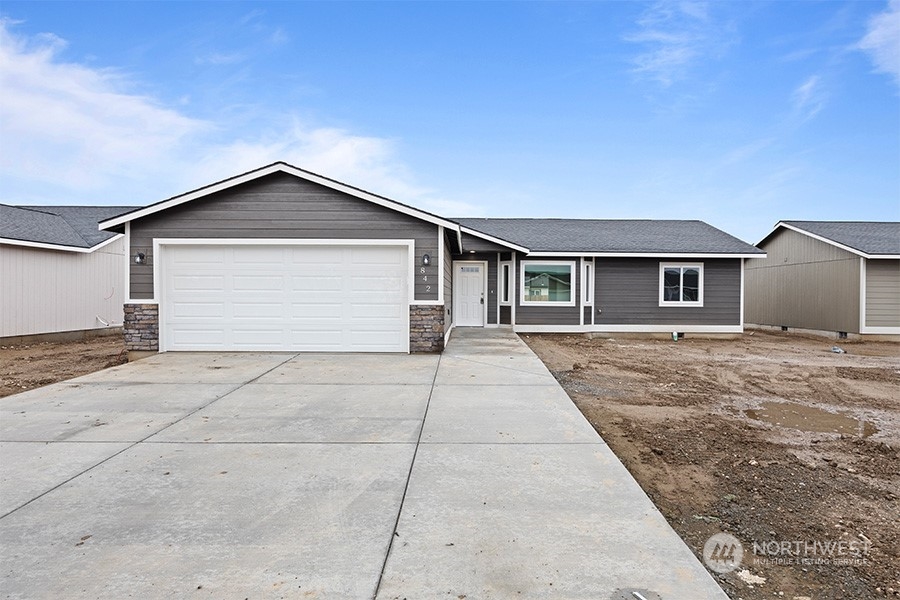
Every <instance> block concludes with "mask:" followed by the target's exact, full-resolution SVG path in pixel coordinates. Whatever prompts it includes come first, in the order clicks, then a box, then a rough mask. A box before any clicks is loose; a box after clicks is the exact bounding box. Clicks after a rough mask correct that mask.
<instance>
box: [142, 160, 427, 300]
mask: <svg viewBox="0 0 900 600" xmlns="http://www.w3.org/2000/svg"><path fill="white" fill-rule="evenodd" d="M437 236H438V227H437V225H433V224H431V223H427V222H425V221H421V220H419V219H416V218H415V217H411V216H408V215H404V214H402V213H399V212H396V211H393V210H390V209H387V208H383V207H381V206H377V205H375V204H372V203H370V202H367V201H365V200H360V199H358V198H354V197H352V196H349V195H347V194H343V193H341V192H338V191H335V190H332V189H329V188H326V187H324V186H321V185H318V184H316V183H312V182H309V181H305V180H302V179H299V178H297V177H294V176H292V175H289V174H285V173H276V174H272V175H268V176H266V177H262V178H260V179H257V180H255V181H251V182H248V183H245V184H243V185H240V186H237V187H234V188H231V189H228V190H225V191H222V192H218V193H215V194H211V195H210V196H207V197H205V198H201V199H198V200H194V201H192V202H189V203H186V204H184V205H182V206H178V207H174V208H170V209H168V210H166V211H165V212H162V213H158V214H155V215H150V216H148V217H144V218H142V219H137V220H135V221H133V222H132V223H131V255H132V256H133V255H134V254H135V253H136V252H143V253H144V254H145V256H146V257H147V261H146V264H143V265H136V264H134V263H133V262H132V263H130V265H131V267H130V269H131V271H130V273H131V290H130V292H131V298H134V299H151V298H153V263H154V261H153V240H154V238H246V239H255V238H259V239H264V238H265V239H286V240H287V239H347V240H350V239H414V240H415V254H416V256H415V264H416V265H421V264H422V255H423V254H429V255H431V256H433V257H435V258H437V256H438V237H437ZM428 269H429V273H428V274H429V275H430V280H434V281H436V278H437V277H438V276H439V273H440V265H437V264H436V261H435V262H433V263H432V266H430V267H428ZM417 274H418V271H417ZM414 285H415V299H416V300H437V299H438V286H437V285H431V286H430V290H429V291H426V286H427V285H429V283H428V282H425V281H423V279H422V277H416V278H415V283H414Z"/></svg>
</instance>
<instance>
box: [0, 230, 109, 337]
mask: <svg viewBox="0 0 900 600" xmlns="http://www.w3.org/2000/svg"><path fill="white" fill-rule="evenodd" d="M124 253H125V241H124V238H119V239H118V240H115V241H113V242H110V243H108V244H107V245H106V246H103V247H101V248H99V249H97V250H95V251H94V252H91V253H82V252H66V251H61V250H43V249H39V248H26V247H22V246H12V245H5V244H3V245H0V338H2V337H9V336H17V335H31V334H36V333H51V332H61V331H79V330H84V329H101V328H104V327H106V326H105V325H104V324H103V323H101V322H100V320H99V319H103V320H104V321H106V322H107V323H110V324H112V325H121V324H122V303H123V301H124V295H123V291H124V281H123V279H124V268H123V263H122V261H123V260H124Z"/></svg>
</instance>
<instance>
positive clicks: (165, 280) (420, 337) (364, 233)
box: [100, 162, 762, 353]
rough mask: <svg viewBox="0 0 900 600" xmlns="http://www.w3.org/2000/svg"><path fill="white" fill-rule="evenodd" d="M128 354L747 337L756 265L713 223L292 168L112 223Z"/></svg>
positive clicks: (747, 250) (254, 175) (750, 250)
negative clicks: (513, 202)
mask: <svg viewBox="0 0 900 600" xmlns="http://www.w3.org/2000/svg"><path fill="white" fill-rule="evenodd" d="M100 228H101V229H103V230H106V231H110V232H115V233H121V234H123V235H124V236H125V244H126V247H127V248H128V255H129V259H128V262H129V268H128V270H127V273H126V275H127V278H128V280H127V282H126V288H127V289H128V295H127V298H126V300H125V331H126V345H127V348H128V349H129V351H131V352H134V353H139V352H157V351H160V352H164V351H171V350H289V351H332V352H343V351H352V352H365V351H371V352H410V351H439V350H441V349H442V348H443V346H444V343H445V341H446V338H447V336H449V334H450V331H451V329H452V328H453V327H496V326H510V327H512V328H513V329H514V330H515V331H521V332H526V331H533V332H538V331H558V332H610V333H612V332H663V333H668V334H671V332H673V331H678V332H686V333H687V332H698V333H706V334H716V333H722V334H734V333H739V332H741V331H742V330H743V273H744V261H745V259H748V258H751V257H758V256H761V255H762V251H761V250H759V249H757V248H755V247H753V246H751V245H749V244H747V243H744V242H742V241H740V240H738V239H736V238H734V237H732V236H730V235H728V234H726V233H724V232H722V231H720V230H718V229H715V228H714V227H711V226H710V225H707V224H705V223H702V222H700V221H652V220H639V221H637V220H636V221H614V220H572V219H452V218H445V217H441V216H438V215H435V214H432V213H429V212H426V211H423V210H419V209H417V208H414V207H411V206H408V205H405V204H402V203H400V202H395V201H393V200H390V199H388V198H384V197H382V196H378V195H376V194H372V193H369V192H366V191H363V190H361V189H358V188H355V187H352V186H349V185H346V184H344V183H340V182H338V181H335V180H333V179H329V178H327V177H323V176H321V175H316V174H314V173H310V172H308V171H305V170H302V169H299V168H297V167H293V166H291V165H288V164H285V163H282V162H278V163H275V164H272V165H269V166H266V167H263V168H260V169H256V170H254V171H251V172H248V173H244V174H243V175H239V176H236V177H232V178H230V179H227V180H224V181H220V182H218V183H214V184H212V185H209V186H206V187H203V188H200V189H197V190H194V191H192V192H188V193H185V194H182V195H179V196H175V197H173V198H169V199H168V200H164V201H162V202H158V203H156V204H152V205H150V206H147V207H144V208H140V209H137V210H133V211H131V212H128V213H125V214H122V215H119V216H116V217H114V218H110V219H107V220H105V221H103V222H102V223H100Z"/></svg>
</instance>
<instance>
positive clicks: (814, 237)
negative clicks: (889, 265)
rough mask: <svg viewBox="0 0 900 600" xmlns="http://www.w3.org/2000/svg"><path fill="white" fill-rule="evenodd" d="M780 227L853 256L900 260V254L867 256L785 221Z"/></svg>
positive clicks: (780, 222) (776, 227) (860, 251)
mask: <svg viewBox="0 0 900 600" xmlns="http://www.w3.org/2000/svg"><path fill="white" fill-rule="evenodd" d="M779 227H784V228H785V229H790V230H791V231H796V232H797V233H800V234H803V235H805V236H808V237H811V238H812V239H814V240H819V241H820V242H824V243H826V244H828V245H829V246H834V247H835V248H840V249H841V250H846V251H847V252H851V253H853V254H856V255H857V256H862V257H863V258H900V254H866V253H865V252H863V251H862V250H857V249H856V248H851V247H850V246H845V245H844V244H841V243H840V242H836V241H834V240H830V239H828V238H827V237H823V236H821V235H816V234H815V233H810V232H809V231H806V230H805V229H800V228H799V227H795V226H793V225H788V224H787V223H784V222H783V221H779V222H778V224H777V225H776V226H775V229H778V228H779ZM774 232H775V230H772V233H774ZM772 233H770V234H769V235H772ZM767 237H769V236H768V235H767V236H766V238H767ZM766 238H763V240H765V239H766ZM760 243H762V242H760Z"/></svg>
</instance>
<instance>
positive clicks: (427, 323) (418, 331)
mask: <svg viewBox="0 0 900 600" xmlns="http://www.w3.org/2000/svg"><path fill="white" fill-rule="evenodd" d="M443 349H444V307H443V306H442V305H437V306H434V305H427V306H410V307H409V351H410V352H441V351H442V350H443Z"/></svg>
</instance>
